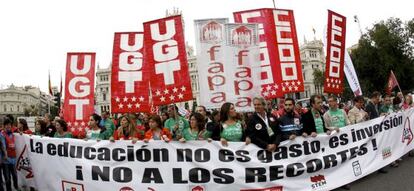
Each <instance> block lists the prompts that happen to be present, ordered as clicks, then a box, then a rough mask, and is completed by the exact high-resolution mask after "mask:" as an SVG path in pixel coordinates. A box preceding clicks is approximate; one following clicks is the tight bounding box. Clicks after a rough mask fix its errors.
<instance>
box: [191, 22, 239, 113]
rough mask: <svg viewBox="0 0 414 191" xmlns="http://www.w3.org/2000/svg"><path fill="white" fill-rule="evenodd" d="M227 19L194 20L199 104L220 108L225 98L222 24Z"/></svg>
mask: <svg viewBox="0 0 414 191" xmlns="http://www.w3.org/2000/svg"><path fill="white" fill-rule="evenodd" d="M226 23H228V19H226V18H219V19H203V20H195V21H194V26H195V33H196V48H197V71H198V81H199V84H200V95H203V96H200V105H203V106H205V107H206V108H207V109H214V108H220V107H221V105H223V104H224V103H225V102H226V101H227V99H226V97H227V96H228V95H227V90H229V89H230V88H231V85H232V84H230V81H229V80H226V79H227V76H226V75H225V73H224V71H225V69H226V67H227V65H226V64H225V63H224V50H223V44H224V40H225V39H224V24H226Z"/></svg>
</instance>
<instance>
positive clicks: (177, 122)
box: [165, 104, 190, 140]
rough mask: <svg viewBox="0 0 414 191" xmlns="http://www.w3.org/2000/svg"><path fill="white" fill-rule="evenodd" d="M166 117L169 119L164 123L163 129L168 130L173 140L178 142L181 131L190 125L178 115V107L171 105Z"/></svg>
mask: <svg viewBox="0 0 414 191" xmlns="http://www.w3.org/2000/svg"><path fill="white" fill-rule="evenodd" d="M168 115H169V116H170V118H169V119H168V120H167V121H166V122H165V127H166V128H168V129H169V130H170V132H171V134H172V136H173V139H174V140H179V139H180V138H181V137H182V132H183V130H184V129H186V128H189V127H190V124H189V123H188V121H187V120H186V119H184V117H181V116H180V115H179V114H178V107H177V106H175V105H173V104H171V105H169V106H168Z"/></svg>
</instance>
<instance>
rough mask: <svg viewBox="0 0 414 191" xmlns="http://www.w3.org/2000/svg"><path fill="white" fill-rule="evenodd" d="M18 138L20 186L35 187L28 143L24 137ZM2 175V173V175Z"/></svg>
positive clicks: (17, 163) (17, 153)
mask: <svg viewBox="0 0 414 191" xmlns="http://www.w3.org/2000/svg"><path fill="white" fill-rule="evenodd" d="M15 140H16V143H15V144H16V156H17V162H16V172H17V174H18V181H17V183H18V184H19V186H20V187H35V182H34V177H33V170H32V166H31V164H30V160H29V157H28V154H27V153H28V152H29V151H28V149H29V148H28V145H27V144H25V140H24V139H15ZM0 176H1V175H0Z"/></svg>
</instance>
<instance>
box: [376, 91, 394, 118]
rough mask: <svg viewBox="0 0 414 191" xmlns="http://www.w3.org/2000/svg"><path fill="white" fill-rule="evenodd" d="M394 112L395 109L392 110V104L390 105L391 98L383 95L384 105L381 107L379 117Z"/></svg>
mask: <svg viewBox="0 0 414 191" xmlns="http://www.w3.org/2000/svg"><path fill="white" fill-rule="evenodd" d="M394 111H395V109H394V106H393V103H392V99H391V96H390V95H385V96H384V104H382V106H381V108H380V110H379V113H380V115H381V116H383V115H388V114H390V113H392V112H394Z"/></svg>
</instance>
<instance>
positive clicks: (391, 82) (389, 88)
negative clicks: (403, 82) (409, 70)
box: [386, 71, 398, 95]
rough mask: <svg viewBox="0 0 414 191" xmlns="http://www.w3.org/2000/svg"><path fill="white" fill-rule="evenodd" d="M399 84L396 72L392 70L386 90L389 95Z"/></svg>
mask: <svg viewBox="0 0 414 191" xmlns="http://www.w3.org/2000/svg"><path fill="white" fill-rule="evenodd" d="M397 86H398V81H397V78H396V77H395V75H394V72H392V71H391V73H390V76H389V77H388V85H387V89H386V92H387V94H388V95H391V91H392V89H394V88H395V87H397Z"/></svg>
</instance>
